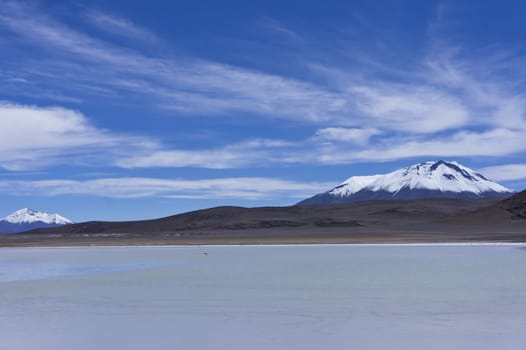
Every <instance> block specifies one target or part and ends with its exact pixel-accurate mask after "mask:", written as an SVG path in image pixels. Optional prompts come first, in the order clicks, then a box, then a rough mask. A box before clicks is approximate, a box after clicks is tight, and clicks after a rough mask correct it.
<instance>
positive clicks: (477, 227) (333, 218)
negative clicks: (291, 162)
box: [0, 191, 526, 246]
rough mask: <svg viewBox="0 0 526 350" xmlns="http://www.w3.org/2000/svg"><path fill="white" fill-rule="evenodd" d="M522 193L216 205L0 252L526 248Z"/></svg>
mask: <svg viewBox="0 0 526 350" xmlns="http://www.w3.org/2000/svg"><path fill="white" fill-rule="evenodd" d="M525 214H526V191H523V192H521V193H518V194H516V195H514V196H512V197H510V198H508V199H505V200H496V199H480V200H465V199H423V200H408V201H368V202H356V203H344V204H331V205H312V206H309V205H307V206H290V207H259V208H243V207H216V208H210V209H203V210H197V211H192V212H188V213H183V214H178V215H173V216H169V217H165V218H160V219H154V220H143V221H127V222H103V221H92V222H84V223H78V224H72V225H66V226H62V227H58V228H49V229H38V230H33V231H29V232H26V233H22V234H9V235H2V236H0V246H14V245H15V246H16V245H85V244H102V245H106V244H109V245H113V244H123V245H127V244H218V243H225V244H226V243H229V244H237V243H240V244H243V243H251V244H264V243H367V242H374V243H381V242H385V243H387V242H446V241H448V242H449V241H452V242H457V241H459V242H465V241H502V242H526V215H525Z"/></svg>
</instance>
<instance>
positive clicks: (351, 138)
mask: <svg viewBox="0 0 526 350" xmlns="http://www.w3.org/2000/svg"><path fill="white" fill-rule="evenodd" d="M379 134H381V131H380V130H378V129H372V128H368V129H358V128H339V127H338V128H334V127H333V128H324V129H320V130H318V131H316V134H315V137H316V138H317V139H319V140H321V141H336V142H348V143H355V144H359V145H364V144H366V143H367V142H368V141H369V139H370V138H371V136H374V135H379Z"/></svg>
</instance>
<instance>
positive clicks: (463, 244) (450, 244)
mask: <svg viewBox="0 0 526 350" xmlns="http://www.w3.org/2000/svg"><path fill="white" fill-rule="evenodd" d="M342 246H344V247H466V246H474V247H480V246H510V247H521V246H525V247H526V242H487V241H480V242H435V243H432V242H428V243H423V242H422V243H417V242H413V243H410V242H408V243H260V244H257V243H256V244H255V243H247V244H228V243H225V244H166V245H163V244H143V245H141V244H137V245H107V244H106V245H69V246H68V245H65V246H60V245H57V246H38V245H35V246H10V247H7V246H0V249H20V248H29V249H84V248H94V249H97V248H196V247H202V248H214V247H342Z"/></svg>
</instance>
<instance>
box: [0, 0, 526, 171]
mask: <svg viewBox="0 0 526 350" xmlns="http://www.w3.org/2000/svg"><path fill="white" fill-rule="evenodd" d="M39 12H40V11H38V9H35V8H31V7H29V6H27V5H23V4H21V3H16V2H7V3H6V5H5V6H4V7H3V8H0V26H3V27H4V28H7V29H8V30H10V31H11V32H12V33H15V35H16V37H15V36H12V37H10V39H14V40H10V42H16V41H20V40H16V39H20V38H22V39H23V41H24V43H31V44H33V45H34V46H35V47H39V48H40V50H41V51H38V53H39V54H41V56H39V58H38V60H31V61H29V60H27V61H26V60H24V59H22V62H17V64H16V67H17V68H19V66H20V67H23V68H24V69H18V70H17V69H15V71H14V72H11V73H9V74H7V73H6V74H7V76H8V77H17V79H22V80H23V81H26V82H32V81H33V80H36V83H34V84H33V85H32V86H39V85H40V86H41V89H42V90H46V91H47V90H49V89H48V88H49V86H50V84H56V85H53V87H56V88H57V89H61V90H62V91H63V89H64V86H66V87H67V88H68V90H70V92H71V93H69V94H68V96H69V97H70V98H73V96H74V95H75V93H77V94H80V95H82V96H85V94H88V95H89V94H96V95H97V96H98V97H102V96H104V97H105V98H112V99H118V98H122V97H124V96H125V97H126V100H127V101H132V102H126V103H135V102H133V101H141V103H153V104H156V105H158V106H162V107H163V108H167V109H170V110H174V111H177V112H178V113H173V114H175V115H176V116H178V115H180V114H205V115H209V116H224V115H228V117H229V118H232V117H234V118H236V117H239V118H245V117H246V115H247V114H248V115H253V114H256V115H260V116H264V117H267V118H286V119H289V120H293V121H295V122H297V123H300V124H301V125H302V126H304V125H305V124H306V123H309V124H311V125H312V128H313V129H318V131H317V132H315V135H314V136H313V137H305V138H304V140H300V141H294V142H289V141H284V140H261V139H259V138H258V136H259V135H258V130H249V132H250V133H251V134H247V135H246V139H247V141H245V142H234V143H230V144H227V145H223V146H219V147H216V148H209V149H169V148H166V147H162V146H161V145H155V144H154V143H153V142H151V141H148V140H145V139H144V138H143V139H141V138H134V137H127V136H123V135H116V134H115V133H114V132H110V131H107V130H102V129H100V128H96V127H94V126H93V125H91V124H90V123H89V121H88V120H87V119H86V118H85V117H84V116H83V115H82V114H80V113H79V112H75V111H71V110H69V109H63V108H59V107H57V108H38V107H31V106H16V105H11V106H10V105H8V104H4V105H2V106H1V108H2V109H1V110H0V113H4V114H5V111H7V110H9V113H11V115H14V114H13V113H15V112H16V113H19V114H20V115H23V117H21V118H19V119H16V121H13V120H12V121H11V122H10V123H9V124H12V125H14V127H16V128H18V129H16V130H15V129H13V127H8V128H5V129H4V130H2V131H0V132H3V133H4V134H5V135H6V138H5V140H4V141H2V140H0V150H3V152H2V154H1V155H0V161H2V165H1V167H4V168H6V169H25V168H31V167H35V166H37V165H38V164H39V162H45V163H50V162H51V163H53V162H57V159H64V157H68V156H70V159H76V161H79V162H82V161H85V162H89V161H92V159H93V158H103V159H104V161H105V162H106V164H111V165H117V166H119V167H123V168H148V167H205V168H238V167H248V166H254V165H267V164H272V163H281V164H288V163H311V164H345V163H352V162H357V161H360V162H363V161H383V160H396V159H402V158H410V157H424V156H429V157H464V156H481V157H487V156H506V155H510V154H517V153H520V152H524V151H526V146H524V144H525V143H524V141H523V140H524V139H525V136H526V133H525V130H526V126H525V125H526V123H525V111H526V102H524V101H526V98H525V96H524V93H522V92H521V91H522V90H521V89H520V87H521V86H523V85H521V84H524V80H525V79H524V78H523V76H524V75H520V74H516V75H515V76H512V77H509V78H510V79H509V80H508V81H503V79H501V78H500V75H499V74H498V73H499V71H501V70H503V69H504V68H503V67H504V66H505V64H504V63H507V62H509V60H505V62H499V61H498V60H497V59H493V60H492V61H489V62H488V61H486V60H485V59H483V58H478V57H477V59H476V60H473V59H471V60H470V59H468V58H465V59H460V58H458V57H457V56H455V54H454V53H449V52H447V50H445V49H444V48H442V47H441V48H433V49H432V50H431V52H430V54H429V57H430V58H429V59H427V60H426V61H424V62H422V63H423V64H422V65H421V66H418V65H417V66H415V69H414V70H413V71H408V72H403V73H406V74H405V75H404V74H402V72H400V71H394V70H391V69H389V68H390V67H389V66H387V67H383V68H382V67H381V65H378V64H375V65H374V67H375V68H377V69H379V70H383V71H384V72H385V70H386V69H389V72H387V73H389V74H388V75H390V76H393V75H397V76H396V78H395V79H387V78H384V79H382V78H379V77H378V76H380V75H381V74H380V75H375V76H367V74H366V72H365V73H360V72H359V71H360V69H359V68H360V67H357V69H356V71H358V72H353V74H352V75H351V74H349V73H347V72H346V70H345V69H343V68H341V67H331V66H328V67H324V66H322V65H320V64H317V65H316V64H312V65H311V66H317V67H318V72H325V73H324V74H325V75H324V76H323V78H324V79H318V80H317V83H315V82H313V81H306V80H300V79H293V78H290V77H287V76H279V75H276V74H269V73H265V72H262V71H257V70H253V69H248V68H241V67H236V66H233V65H228V64H221V63H218V62H212V61H207V60H201V59H198V58H195V57H188V56H185V57H182V56H179V55H177V54H173V55H171V56H159V55H157V54H156V53H153V54H152V53H148V54H144V53H142V51H141V52H138V51H137V50H135V49H134V48H133V47H130V46H121V45H116V44H112V43H110V42H108V41H105V40H103V39H101V38H97V37H94V36H93V35H91V34H90V35H89V34H87V33H85V32H82V31H80V30H76V29H74V28H72V27H70V26H68V25H66V24H63V23H61V22H60V21H59V20H57V19H56V18H53V17H50V16H46V15H44V14H41V13H39ZM86 15H87V16H88V17H89V18H90V20H91V21H92V23H93V24H95V25H101V26H102V25H105V26H106V28H107V29H108V30H109V31H110V32H112V33H113V34H118V35H125V36H128V37H134V36H135V37H137V38H142V39H145V38H147V37H148V36H150V35H155V34H153V33H152V32H149V31H148V30H147V29H145V28H141V27H139V26H138V25H137V24H135V23H133V22H131V21H129V20H127V19H124V18H118V17H115V16H110V15H107V14H104V13H101V12H96V11H91V12H90V10H87V12H86ZM275 29H277V30H280V28H275ZM281 31H282V32H283V30H281ZM302 40H303V39H302ZM329 54H330V53H329ZM307 60H308V58H307ZM86 63H89V64H86ZM302 63H305V62H302ZM307 63H308V62H307ZM362 63H363V62H362ZM519 63H522V62H519ZM519 63H517V62H515V63H513V68H520V67H521V64H519ZM290 64H295V62H294V63H290ZM363 64H367V63H363ZM13 66H14V65H13ZM506 69H510V68H506ZM364 71H365V70H364ZM15 73H17V74H15ZM18 73H20V74H18ZM307 75H308V74H306V76H307ZM386 75H387V74H386ZM321 81H324V82H325V83H320V82H321ZM24 85H31V84H28V83H24ZM6 88H8V87H6ZM25 89H26V88H25V87H24V90H25ZM17 91H18V90H17ZM37 92H38V91H36V90H35V91H33V93H35V94H36V93H37ZM130 94H131V95H132V96H141V99H136V98H130ZM13 106H14V107H13ZM15 107H16V108H15ZM29 114H32V115H33V116H32V117H31V118H37V119H35V120H36V122H35V125H38V126H39V127H40V125H41V124H46V122H44V120H58V122H57V123H58V124H60V125H62V127H63V128H66V129H67V128H68V125H69V128H70V129H67V130H65V131H60V130H55V129H49V128H48V127H49V125H51V124H46V125H43V126H42V127H41V128H42V133H35V131H34V130H36V128H35V129H33V130H32V129H31V128H30V127H29V126H28V125H26V124H24V123H25V122H23V121H24V120H26V119H24V118H27V121H28V123H30V122H29V121H30V120H31V118H30V117H28V116H27V115H29ZM37 115H38V116H40V117H36V116H37ZM61 118H62V119H61ZM6 120H7V119H6ZM68 123H69V124H68ZM5 124H6V125H7V124H8V123H5ZM329 125H330V126H331V127H325V126H329ZM468 128H469V130H472V131H467V129H468ZM480 130H484V131H480ZM25 132H27V134H25ZM16 133H18V134H19V135H20V137H13V135H18V134H16ZM372 136H377V137H374V138H372ZM371 138H372V140H374V143H371ZM30 139H31V142H29V140H30ZM31 145H33V146H31ZM39 145H40V146H39ZM350 146H352V149H349V148H350ZM2 147H4V148H2ZM9 147H10V148H9ZM103 149H106V153H108V151H107V150H111V152H110V153H111V154H106V153H105V152H104V151H103ZM130 149H133V150H135V152H133V154H134V155H133V156H130V155H129V154H131V152H126V150H130ZM116 152H117V153H119V154H118V155H117V154H115V153H116ZM79 154H80V155H82V157H78V155H79ZM73 155H75V157H73Z"/></svg>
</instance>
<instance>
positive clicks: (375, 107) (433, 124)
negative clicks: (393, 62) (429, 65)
mask: <svg viewBox="0 0 526 350" xmlns="http://www.w3.org/2000/svg"><path fill="white" fill-rule="evenodd" d="M354 91H355V92H356V93H357V94H358V98H357V100H358V106H359V108H360V110H362V111H363V112H364V113H365V114H366V115H367V116H369V117H370V118H373V119H374V122H373V123H374V124H376V125H378V127H382V128H388V129H392V130H402V131H412V132H415V133H432V132H436V131H442V130H448V129H454V128H459V127H462V126H464V125H466V124H467V123H468V121H469V110H468V108H467V106H465V105H464V104H463V103H462V102H461V101H460V100H459V99H457V98H455V97H454V96H452V95H450V94H447V93H444V92H442V91H439V90H437V89H435V88H432V87H426V86H425V85H424V86H416V87H415V86H412V84H409V85H408V86H407V85H401V86H396V84H392V85H387V86H385V85H384V86H360V87H356V88H354ZM366 123H367V122H366Z"/></svg>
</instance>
